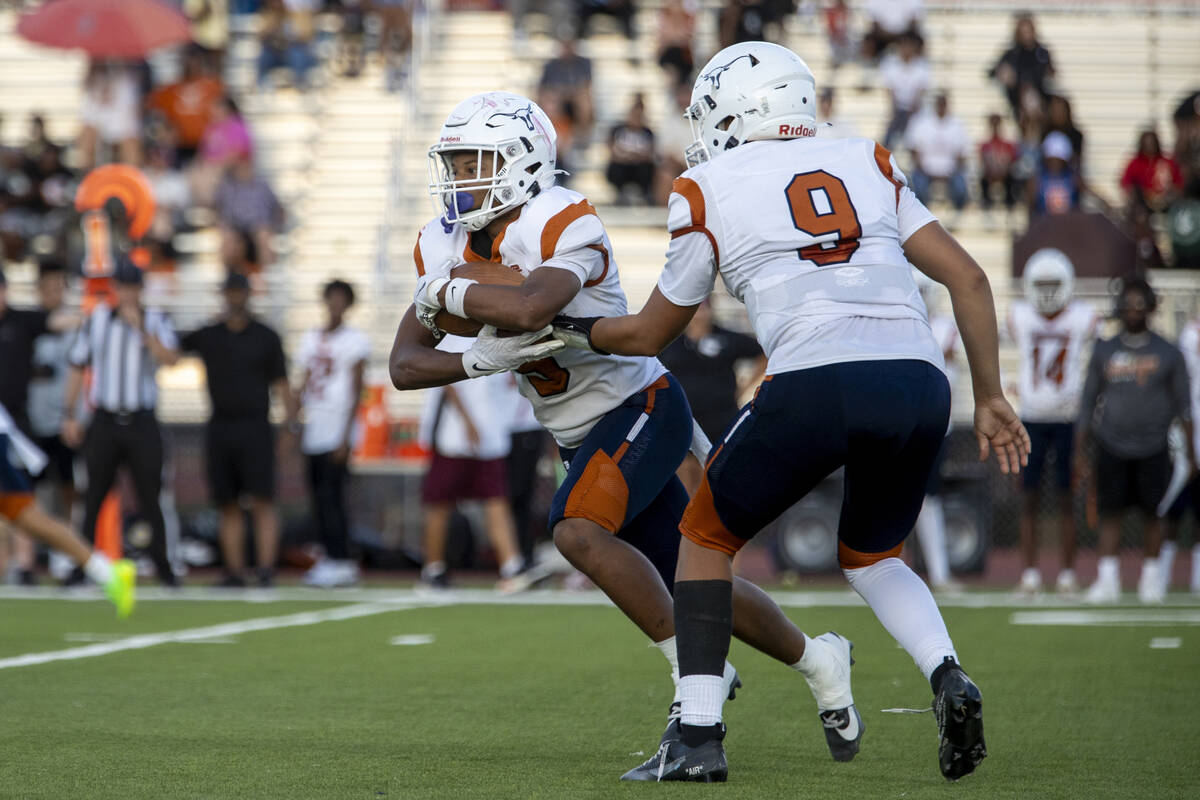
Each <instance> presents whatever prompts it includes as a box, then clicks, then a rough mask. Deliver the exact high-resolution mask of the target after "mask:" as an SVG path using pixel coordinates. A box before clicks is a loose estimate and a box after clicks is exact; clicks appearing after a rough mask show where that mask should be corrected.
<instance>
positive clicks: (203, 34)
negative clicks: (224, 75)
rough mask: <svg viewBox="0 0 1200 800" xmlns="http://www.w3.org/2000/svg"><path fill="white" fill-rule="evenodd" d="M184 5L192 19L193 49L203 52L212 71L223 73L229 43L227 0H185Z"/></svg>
mask: <svg viewBox="0 0 1200 800" xmlns="http://www.w3.org/2000/svg"><path fill="white" fill-rule="evenodd" d="M182 5H183V12H184V13H185V14H187V16H188V19H189V20H190V21H191V30H192V49H193V50H195V51H198V52H199V53H200V54H201V56H202V57H203V58H204V60H205V61H206V62H207V63H206V67H207V69H208V70H209V71H210V72H212V73H213V74H216V75H219V74H221V69H222V67H223V64H224V60H225V48H226V46H228V44H229V8H228V2H227V0H183V2H182Z"/></svg>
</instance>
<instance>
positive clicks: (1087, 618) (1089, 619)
mask: <svg viewBox="0 0 1200 800" xmlns="http://www.w3.org/2000/svg"><path fill="white" fill-rule="evenodd" d="M1008 621H1009V623H1011V624H1013V625H1047V626H1060V627H1075V626H1095V625H1101V626H1108V627H1135V628H1144V627H1159V626H1166V627H1175V626H1180V625H1200V609H1196V608H1128V609H1126V608H1113V609H1100V608H1095V609H1074V610H1065V609H1064V610H1062V611H1018V612H1017V613H1015V614H1013V615H1011V616H1010V617H1009V618H1008Z"/></svg>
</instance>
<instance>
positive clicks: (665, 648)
mask: <svg viewBox="0 0 1200 800" xmlns="http://www.w3.org/2000/svg"><path fill="white" fill-rule="evenodd" d="M654 646H655V647H657V648H658V649H659V650H661V651H662V654H663V657H664V658H666V659H667V663H668V664H670V665H671V682H672V683H674V684H675V697H673V698H672V699H671V703H672V704H674V703H678V702H680V694H679V650H678V648H677V647H676V646H675V637H674V636H672V637H671V638H670V639H663V640H662V641H661V642H655V643H654Z"/></svg>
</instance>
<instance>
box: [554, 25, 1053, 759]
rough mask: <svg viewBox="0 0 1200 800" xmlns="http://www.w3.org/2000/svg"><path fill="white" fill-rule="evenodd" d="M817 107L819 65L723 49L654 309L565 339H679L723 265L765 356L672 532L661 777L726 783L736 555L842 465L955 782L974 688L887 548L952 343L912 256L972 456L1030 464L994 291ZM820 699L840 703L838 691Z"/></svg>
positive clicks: (906, 520) (865, 588) (916, 480)
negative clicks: (1006, 371)
mask: <svg viewBox="0 0 1200 800" xmlns="http://www.w3.org/2000/svg"><path fill="white" fill-rule="evenodd" d="M815 105H816V87H815V82H814V79H813V75H812V72H811V71H810V70H809V69H808V66H807V65H806V64H805V63H804V61H803V60H802V59H800V58H799V57H798V56H797V55H796V54H795V53H792V52H791V51H789V50H787V49H785V48H783V47H779V46H778V45H773V44H769V43H766V42H744V43H741V44H737V45H733V46H732V47H728V48H726V49H724V50H722V51H721V52H719V53H718V54H717V55H715V56H713V58H712V60H710V61H709V62H708V64H707V65H706V66H705V67H704V68H703V69H702V70H701V72H700V77H699V78H697V80H696V83H695V85H694V87H693V89H692V104H691V106H689V108H688V111H687V116H688V118H689V119H690V120H691V122H692V129H693V132H694V133H695V135H696V141H695V143H694V144H693V145H692V147H691V148H689V150H688V152H687V157H688V163H689V164H691V165H693V166H692V167H691V168H690V169H689V170H687V171H686V172H685V173H684V174H683V175H682V176H681V177H679V178H678V179H677V180H676V182H675V185H674V190H673V193H672V196H671V199H670V206H669V220H668V225H669V228H670V232H671V244H670V247H669V249H668V251H667V263H666V266H665V268H664V269H663V274H662V277H661V279H660V280H659V283H658V286H657V288H656V289H655V291H654V292H653V293H652V295H651V297H650V300H649V301H648V302H647V305H646V307H645V308H644V309H643V310H642V311H641V312H640V313H638V314H636V315H633V316H625V317H620V318H616V319H599V320H596V319H573V318H567V317H564V318H561V319H559V320H556V322H555V328H556V336H559V337H560V338H562V339H563V341H565V342H567V343H568V344H569V345H570V346H573V347H590V348H591V349H593V350H597V351H605V352H611V353H623V354H627V355H636V354H653V353H656V352H659V351H660V350H661V349H662V348H663V347H665V346H666V345H667V344H668V343H669V342H671V341H672V340H673V339H674V338H675V337H676V336H678V335H679V334H680V332H681V331H682V330H683V329H684V327H685V326H686V325H687V323H688V321H689V320H690V319H691V316H692V314H693V313H694V311H695V309H696V307H697V305H698V304H699V303H700V301H701V300H703V299H704V297H705V296H706V295H707V294H708V292H709V290H710V289H711V288H712V286H713V283H714V281H715V279H716V275H717V273H720V275H721V277H722V279H723V280H724V282H725V285H726V287H727V288H728V289H729V291H730V292H731V293H732V294H733V295H734V296H735V297H737V298H738V299H740V300H742V301H743V302H744V303H745V304H746V309H747V311H748V312H749V315H750V320H751V322H752V324H753V325H754V329H755V331H756V332H757V334H758V339H759V343H760V344H761V345H762V347H763V349H764V351H765V352H766V353H767V357H768V366H767V378H766V380H765V381H764V383H763V387H762V389H761V390H760V391H759V393H758V395H757V397H756V398H755V399H754V400H753V401H752V402H751V403H750V404H749V405H748V406H747V407H746V408H745V409H743V411H742V413H741V414H740V415H739V416H738V417H737V418H736V419H735V420H734V421H733V422H732V423H731V424H730V426H729V428H728V429H727V430H726V432H725V435H724V437H723V438H722V441H720V442H719V443H717V449H716V451H715V454H714V455H713V456H712V457H711V458H710V459H709V461H708V464H707V467H706V471H705V477H704V480H703V481H702V483H701V485H700V489H699V491H698V492H697V494H696V496H695V497H693V498H692V501H691V503H690V504H689V505H688V509H687V512H686V513H685V514H684V518H683V521H682V523H681V525H680V530H681V532H682V533H683V537H684V539H683V543H682V544H681V546H680V551H679V566H678V571H677V576H676V581H677V582H676V589H675V620H676V622H675V628H676V631H677V632H678V633H677V636H678V641H679V656H680V668H681V675H682V677H681V680H680V688H681V692H682V694H683V707H682V725H681V736H680V740H679V741H678V742H676V743H673V744H672V746H671V747H667V748H665V749H661V750H660V753H661V755H660V757H659V767H658V775H659V779H661V780H697V781H719V780H724V779H725V776H726V773H727V769H728V768H727V764H726V760H725V754H724V749H723V746H722V744H721V741H722V739H723V738H724V735H725V729H724V726H723V725H722V724H721V706H722V699H723V698H722V695H721V693H720V691H719V686H720V685H719V683H718V682H719V680H720V673H721V664H722V663H723V659H724V656H725V653H726V652H727V649H728V645H729V624H730V620H731V619H732V618H733V617H734V616H736V615H733V614H732V612H731V606H730V592H729V583H728V582H729V581H730V579H731V575H732V570H731V566H730V562H731V558H732V556H733V554H734V553H736V552H737V550H738V549H739V548H740V547H741V546H742V545H743V544H745V542H746V541H747V540H748V539H750V538H751V537H752V536H754V534H755V533H757V532H758V531H759V530H761V529H762V528H763V527H765V526H766V525H767V524H769V523H770V522H771V521H772V520H773V519H774V518H775V517H777V516H778V515H779V514H781V513H782V512H783V511H784V510H786V509H787V508H789V507H790V506H791V505H793V504H794V503H795V502H796V501H797V500H799V499H800V498H801V497H803V496H804V495H805V494H807V493H808V491H809V490H811V489H812V488H813V487H815V486H816V485H817V484H818V483H820V481H821V480H823V479H824V478H825V477H826V476H827V475H829V473H831V472H833V471H834V470H835V469H837V468H838V467H843V466H844V467H845V499H844V502H843V505H842V516H841V521H840V523H839V529H838V538H839V546H838V555H839V561H840V562H841V564H842V568H843V570H844V573H845V575H846V577H847V578H848V580H849V581H850V583H851V585H852V586H853V587H854V589H855V590H856V591H858V592H859V594H861V595H862V597H863V598H864V599H865V600H866V601H867V603H868V604H869V605H870V606H871V608H872V609H873V610H874V611H875V613H876V615H877V616H878V617H879V619H880V621H881V622H882V623H883V624H884V627H886V628H887V630H888V631H889V632H890V633H891V634H892V636H893V637H895V639H896V640H897V641H898V642H899V643H900V644H901V645H902V646H903V647H904V648H905V649H906V650H907V651H908V652H909V654H910V655H911V656H912V657H913V659H914V660H915V661H916V663H917V665H918V667H920V669H921V670H922V672H923V673H924V674H925V676H926V677H927V678H928V679H929V681H930V685H931V687H932V689H933V693H934V704H933V706H934V712H935V715H936V717H937V721H938V730H939V736H940V745H939V748H938V760H939V766H940V768H941V770H942V773H943V774H944V775H946V776H947V777H948V778H952V779H955V778H959V777H962V776H963V775H966V774H968V773H970V772H971V771H973V770H974V769H975V767H976V766H977V765H978V764H979V763H980V761H981V760H982V759H983V757H984V756H985V755H986V754H987V753H986V748H985V745H984V740H983V721H982V699H981V695H980V692H979V689H978V687H976V686H975V684H974V683H972V682H971V681H970V679H969V678H968V677H967V676H966V673H965V672H964V671H963V670H962V668H961V667H960V666H959V664H958V662H957V657H956V654H955V650H954V646H953V644H952V643H951V641H950V637H949V634H948V633H947V631H946V627H945V623H944V622H943V621H942V619H941V615H940V613H939V612H938V609H937V605H936V603H935V602H934V600H933V597H932V596H931V595H930V593H929V589H928V587H926V585H925V584H924V582H923V581H921V579H920V578H918V577H917V576H916V574H914V573H913V572H912V570H910V569H909V568H908V567H907V566H906V565H905V564H904V562H903V561H901V560H900V559H899V558H897V556H898V555H899V552H900V547H901V545H902V543H903V540H904V538H905V537H906V536H907V534H908V533H909V531H911V530H912V527H913V522H914V521H915V519H916V517H917V513H918V511H919V509H920V507H921V502H922V500H923V497H924V488H925V481H926V478H927V476H928V474H929V470H930V468H931V466H932V464H933V461H934V458H935V457H936V454H937V451H938V448H939V447H940V446H941V443H942V439H943V435H944V434H945V431H946V425H947V421H948V418H949V413H950V388H949V385H948V383H947V381H946V377H945V374H944V372H943V368H944V364H943V360H942V353H941V351H940V349H939V347H938V345H937V343H936V342H935V341H934V338H933V335H932V333H931V331H930V328H929V322H928V320H927V318H926V312H925V306H924V303H922V301H921V298H920V296H919V294H918V291H917V287H916V284H915V282H914V280H913V276H912V270H911V267H910V266H909V262H911V263H912V264H913V265H915V266H916V267H917V268H918V269H920V270H921V271H922V272H924V273H925V274H927V275H929V276H930V277H932V278H933V279H934V280H937V281H938V282H940V283H942V284H944V285H946V287H947V288H948V289H949V291H950V298H951V301H952V304H953V306H954V311H955V317H956V319H957V320H958V323H959V327H960V329H961V333H962V337H963V344H964V346H965V348H966V351H967V356H968V362H969V366H970V369H971V378H972V385H973V388H974V392H975V406H976V407H975V433H976V437H977V439H978V442H979V447H980V458H981V459H982V458H986V457H987V454H988V453H989V451H993V450H994V451H995V453H996V456H997V458H998V460H999V461H1000V466H1001V469H1002V471H1004V472H1016V471H1019V469H1020V466H1021V464H1022V463H1023V462H1024V461H1025V460H1026V458H1027V456H1028V447H1029V443H1028V437H1027V434H1026V433H1025V430H1024V428H1023V427H1022V426H1021V423H1020V420H1019V419H1018V418H1017V415H1016V413H1015V412H1014V411H1013V410H1012V408H1011V406H1009V404H1008V402H1007V401H1006V400H1005V399H1004V394H1003V391H1002V389H1001V385H1000V369H999V353H998V345H997V332H996V312H995V307H994V305H993V303H992V296H991V290H990V288H989V286H988V282H987V277H986V276H985V275H984V273H983V270H982V269H980V267H979V265H978V264H976V263H975V261H974V260H973V259H972V258H971V257H970V256H969V255H968V254H967V253H966V252H965V251H964V250H963V249H962V248H961V247H960V246H959V245H958V243H957V242H955V241H954V239H953V238H952V237H951V236H950V235H949V234H947V233H946V232H945V230H944V229H943V228H942V227H941V226H940V225H938V224H937V221H936V220H935V218H934V217H933V215H932V214H930V213H929V211H928V210H927V209H926V208H925V207H924V206H923V205H922V204H921V202H920V201H919V200H917V198H916V196H915V195H914V194H913V192H912V191H911V190H910V189H909V188H908V184H907V180H906V179H905V176H904V174H903V173H902V172H901V171H900V169H899V167H898V166H897V165H896V162H895V160H894V159H893V158H892V157H891V154H890V153H888V151H887V150H886V149H884V148H883V147H881V146H880V145H878V144H875V143H874V142H871V141H868V140H865V139H843V140H837V141H829V140H823V139H819V138H814V134H815V132H816V120H815V118H814V111H815ZM846 663H847V666H848V657H847V661H846ZM848 674H849V670H848V669H847V670H846V675H847V680H846V682H845V683H844V684H843V685H842V688H843V692H844V694H843V696H842V699H841V701H840V702H841V703H843V704H845V705H847V706H849V703H848V702H847V701H849V700H850V692H849V681H848ZM825 702H826V703H829V705H827V706H825V708H827V709H829V710H830V711H831V712H834V711H837V708H836V706H835V705H834V703H835V702H837V700H836V699H835V698H834V697H832V696H830V697H827V698H826V699H825ZM820 705H821V703H820V700H819V701H818V706H819V707H820ZM841 711H842V712H844V713H842V714H840V715H839V714H831V716H830V717H829V719H828V720H827V722H826V724H827V725H828V726H829V727H830V729H831V732H833V733H834V734H835V735H838V736H841V737H842V738H844V739H845V740H846V741H847V742H849V741H850V740H851V739H853V738H854V737H856V736H857V735H858V734H859V733H860V732H861V719H860V717H859V715H858V713H857V712H856V711H853V709H852V707H850V708H849V709H845V708H844V709H841Z"/></svg>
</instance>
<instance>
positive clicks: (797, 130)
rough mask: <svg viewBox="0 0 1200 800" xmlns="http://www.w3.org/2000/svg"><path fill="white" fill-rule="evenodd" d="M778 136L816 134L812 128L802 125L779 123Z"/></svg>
mask: <svg viewBox="0 0 1200 800" xmlns="http://www.w3.org/2000/svg"><path fill="white" fill-rule="evenodd" d="M779 135H780V136H816V135H817V132H816V130H814V129H813V128H809V127H806V126H804V125H780V126H779Z"/></svg>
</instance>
